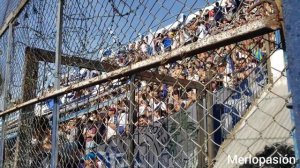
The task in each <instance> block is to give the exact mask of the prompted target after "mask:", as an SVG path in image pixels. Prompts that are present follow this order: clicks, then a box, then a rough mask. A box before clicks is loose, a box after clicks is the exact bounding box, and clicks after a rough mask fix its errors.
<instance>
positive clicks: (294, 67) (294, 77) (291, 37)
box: [283, 0, 300, 168]
mask: <svg viewBox="0 0 300 168" xmlns="http://www.w3.org/2000/svg"><path fill="white" fill-rule="evenodd" d="M299 8H300V3H299V1H293V0H283V19H284V30H285V32H284V33H285V42H286V54H287V60H288V84H289V89H290V91H291V93H292V104H293V105H292V106H293V109H292V118H293V122H294V124H295V132H294V146H295V147H294V149H295V154H296V158H297V159H300V153H299V152H300V120H299V118H300V87H299V86H300V67H299V64H300V57H299V53H300V48H299V44H300V31H299V27H300V15H297V14H296V13H298V11H299ZM299 167H300V164H298V165H297V168H299Z"/></svg>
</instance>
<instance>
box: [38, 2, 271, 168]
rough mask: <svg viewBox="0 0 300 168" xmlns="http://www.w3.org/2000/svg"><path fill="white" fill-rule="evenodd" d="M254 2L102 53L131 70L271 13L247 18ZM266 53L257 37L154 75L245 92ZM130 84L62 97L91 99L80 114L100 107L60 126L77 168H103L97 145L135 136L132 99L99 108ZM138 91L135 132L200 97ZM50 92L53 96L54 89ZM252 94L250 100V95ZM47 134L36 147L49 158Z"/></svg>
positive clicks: (158, 89) (217, 8) (174, 89)
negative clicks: (131, 66)
mask: <svg viewBox="0 0 300 168" xmlns="http://www.w3.org/2000/svg"><path fill="white" fill-rule="evenodd" d="M254 2H255V1H254V0H245V1H243V2H242V3H240V2H239V1H238V0H225V1H224V3H223V4H219V3H218V2H217V3H215V5H214V7H213V9H211V10H200V12H199V14H198V15H197V16H196V17H194V18H193V19H191V20H190V21H189V22H188V23H186V24H184V23H181V24H180V25H179V26H178V27H177V28H175V29H171V30H164V31H162V32H161V33H158V34H155V35H154V36H153V38H152V39H150V36H145V37H143V38H142V39H140V40H138V41H136V42H132V43H130V44H129V45H128V46H126V47H120V48H121V49H120V51H118V52H117V55H114V56H112V57H110V54H112V52H105V53H103V54H104V56H107V59H106V60H104V61H105V62H107V63H109V64H111V65H118V66H119V67H121V66H126V65H128V64H130V63H134V62H137V61H141V60H144V59H147V58H149V57H151V56H154V55H158V54H161V53H165V52H169V51H171V50H173V49H176V48H178V47H180V46H183V45H186V44H189V43H192V42H195V41H197V40H201V39H203V38H205V37H207V36H210V35H213V34H216V33H218V32H221V31H225V30H228V29H231V28H233V27H237V26H239V25H242V24H245V23H246V22H249V21H251V20H255V19H258V18H260V17H263V16H265V15H271V14H272V12H273V11H272V7H271V6H270V5H267V4H266V5H263V6H260V7H257V8H255V9H254V10H255V11H252V12H251V13H247V9H248V8H249V6H251V5H252V4H253V3H254ZM238 8H240V10H238ZM272 38H274V37H271V40H272ZM265 54H266V49H265V46H264V39H263V38H262V37H257V38H255V39H249V40H245V41H243V42H240V43H238V44H232V45H228V46H226V47H221V48H219V49H216V50H212V51H209V52H203V53H199V54H197V55H195V56H193V57H190V58H186V59H183V60H181V61H176V62H173V63H170V64H168V65H164V66H160V67H159V68H157V69H153V70H152V71H153V72H156V73H158V74H164V75H167V76H171V77H173V78H176V79H177V78H179V79H185V80H189V81H196V82H200V83H202V84H204V85H205V86H206V87H207V89H208V90H210V91H211V92H217V91H218V90H220V89H231V90H233V91H237V90H238V91H239V92H243V91H246V90H247V88H248V87H249V86H248V83H247V82H245V81H246V79H247V76H248V75H249V74H250V73H251V72H253V71H254V70H255V68H257V66H258V64H259V62H261V61H262V60H263V59H264V56H265ZM100 74H101V73H100V72H98V71H96V70H88V69H81V70H80V76H79V77H77V78H76V79H78V78H80V79H88V78H91V77H95V76H98V75H100ZM67 78H69V76H66V78H64V79H63V80H62V84H63V85H68V84H70V83H69V81H70V80H69V79H67ZM128 82H130V80H129V79H127V78H125V77H124V78H122V79H119V80H115V81H109V82H107V83H106V84H103V85H101V86H99V85H97V86H94V87H90V88H88V89H82V90H80V91H76V92H73V93H69V94H67V95H64V96H63V97H62V98H61V102H62V108H65V107H66V106H67V105H66V104H68V103H71V102H75V103H79V101H80V100H82V99H86V98H87V97H88V99H90V101H89V102H90V103H89V104H88V105H87V104H85V105H84V107H76V108H77V109H76V110H79V108H88V107H91V106H98V107H99V108H97V109H96V110H94V111H92V112H90V113H86V114H84V115H81V116H80V117H75V118H70V120H67V121H65V122H63V123H61V124H60V126H59V135H60V136H59V137H60V138H59V139H60V148H61V149H64V150H65V151H69V152H70V153H72V154H73V155H74V156H73V157H72V158H79V160H78V162H77V166H78V165H81V166H82V167H86V168H88V167H101V166H103V165H104V164H105V162H106V161H105V159H104V158H102V159H101V158H100V157H102V156H98V155H97V152H96V151H97V150H98V149H97V146H98V145H99V144H107V143H109V141H110V140H111V139H112V138H113V137H115V136H118V137H126V136H127V135H129V134H130V132H129V127H128V126H129V125H130V124H131V123H130V121H131V120H129V119H128V113H129V107H130V103H132V102H130V101H129V98H128V96H127V97H126V98H124V99H121V100H118V101H117V102H116V103H112V104H110V105H109V106H108V105H103V106H101V107H100V105H99V103H101V102H105V101H109V100H112V99H114V98H115V97H116V96H117V95H120V94H124V93H127V92H129V87H128ZM241 83H243V85H241ZM135 86H136V89H135V93H136V94H135V102H136V103H135V109H136V110H135V112H134V118H133V119H132V122H133V123H132V124H134V127H135V128H136V129H138V128H139V127H144V126H147V125H149V124H151V123H153V122H159V121H160V119H161V118H166V117H169V116H170V115H172V114H174V113H177V112H179V111H181V110H183V109H184V110H186V109H188V108H189V107H191V105H193V103H194V102H195V101H196V100H197V97H199V95H197V94H196V89H190V88H182V87H179V86H177V85H175V84H174V85H167V84H164V83H154V82H149V81H139V82H137V83H136V84H135ZM49 91H51V86H50V87H49ZM248 94H249V95H248V96H251V93H250V92H249V93H248ZM91 95H92V96H91ZM92 97H94V99H92ZM47 106H48V107H49V109H51V108H53V102H52V101H48V102H47ZM87 106H88V107H87ZM76 110H73V111H76ZM49 128H50V127H49ZM45 130H46V131H45ZM45 130H44V133H43V134H45V136H44V137H39V138H41V139H40V140H37V139H39V138H38V137H36V138H33V141H32V144H36V143H37V141H39V142H40V145H41V147H42V149H44V151H45V152H46V153H49V152H50V149H51V131H50V129H47V128H45ZM61 157H63V156H61ZM69 157H70V156H69ZM80 159H81V161H80ZM62 160H63V159H62Z"/></svg>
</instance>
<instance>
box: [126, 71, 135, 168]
mask: <svg viewBox="0 0 300 168" xmlns="http://www.w3.org/2000/svg"><path fill="white" fill-rule="evenodd" d="M134 79H135V75H132V76H131V79H130V106H129V115H128V118H129V119H128V121H129V132H130V143H129V152H128V155H127V157H128V163H129V166H130V167H131V168H134V148H135V144H134V121H133V117H134V116H133V115H134V111H135V105H136V104H135V85H134Z"/></svg>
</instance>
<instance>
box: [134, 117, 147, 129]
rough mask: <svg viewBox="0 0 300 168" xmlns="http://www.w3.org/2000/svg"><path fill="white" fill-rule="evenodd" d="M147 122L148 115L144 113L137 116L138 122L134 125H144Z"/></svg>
mask: <svg viewBox="0 0 300 168" xmlns="http://www.w3.org/2000/svg"><path fill="white" fill-rule="evenodd" d="M148 124H149V121H148V117H147V116H146V115H141V116H139V118H138V122H137V123H136V126H138V127H145V126H147V125H148Z"/></svg>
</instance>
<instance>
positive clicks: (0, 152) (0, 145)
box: [0, 23, 13, 168]
mask: <svg viewBox="0 0 300 168" xmlns="http://www.w3.org/2000/svg"><path fill="white" fill-rule="evenodd" d="M7 43H8V46H7V53H6V64H5V80H4V86H3V110H6V109H7V106H8V102H9V96H8V95H9V84H10V70H11V56H12V47H13V23H10V24H9V27H8V39H7ZM1 118H2V126H1V142H0V168H2V167H4V144H5V115H3V116H1Z"/></svg>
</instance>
